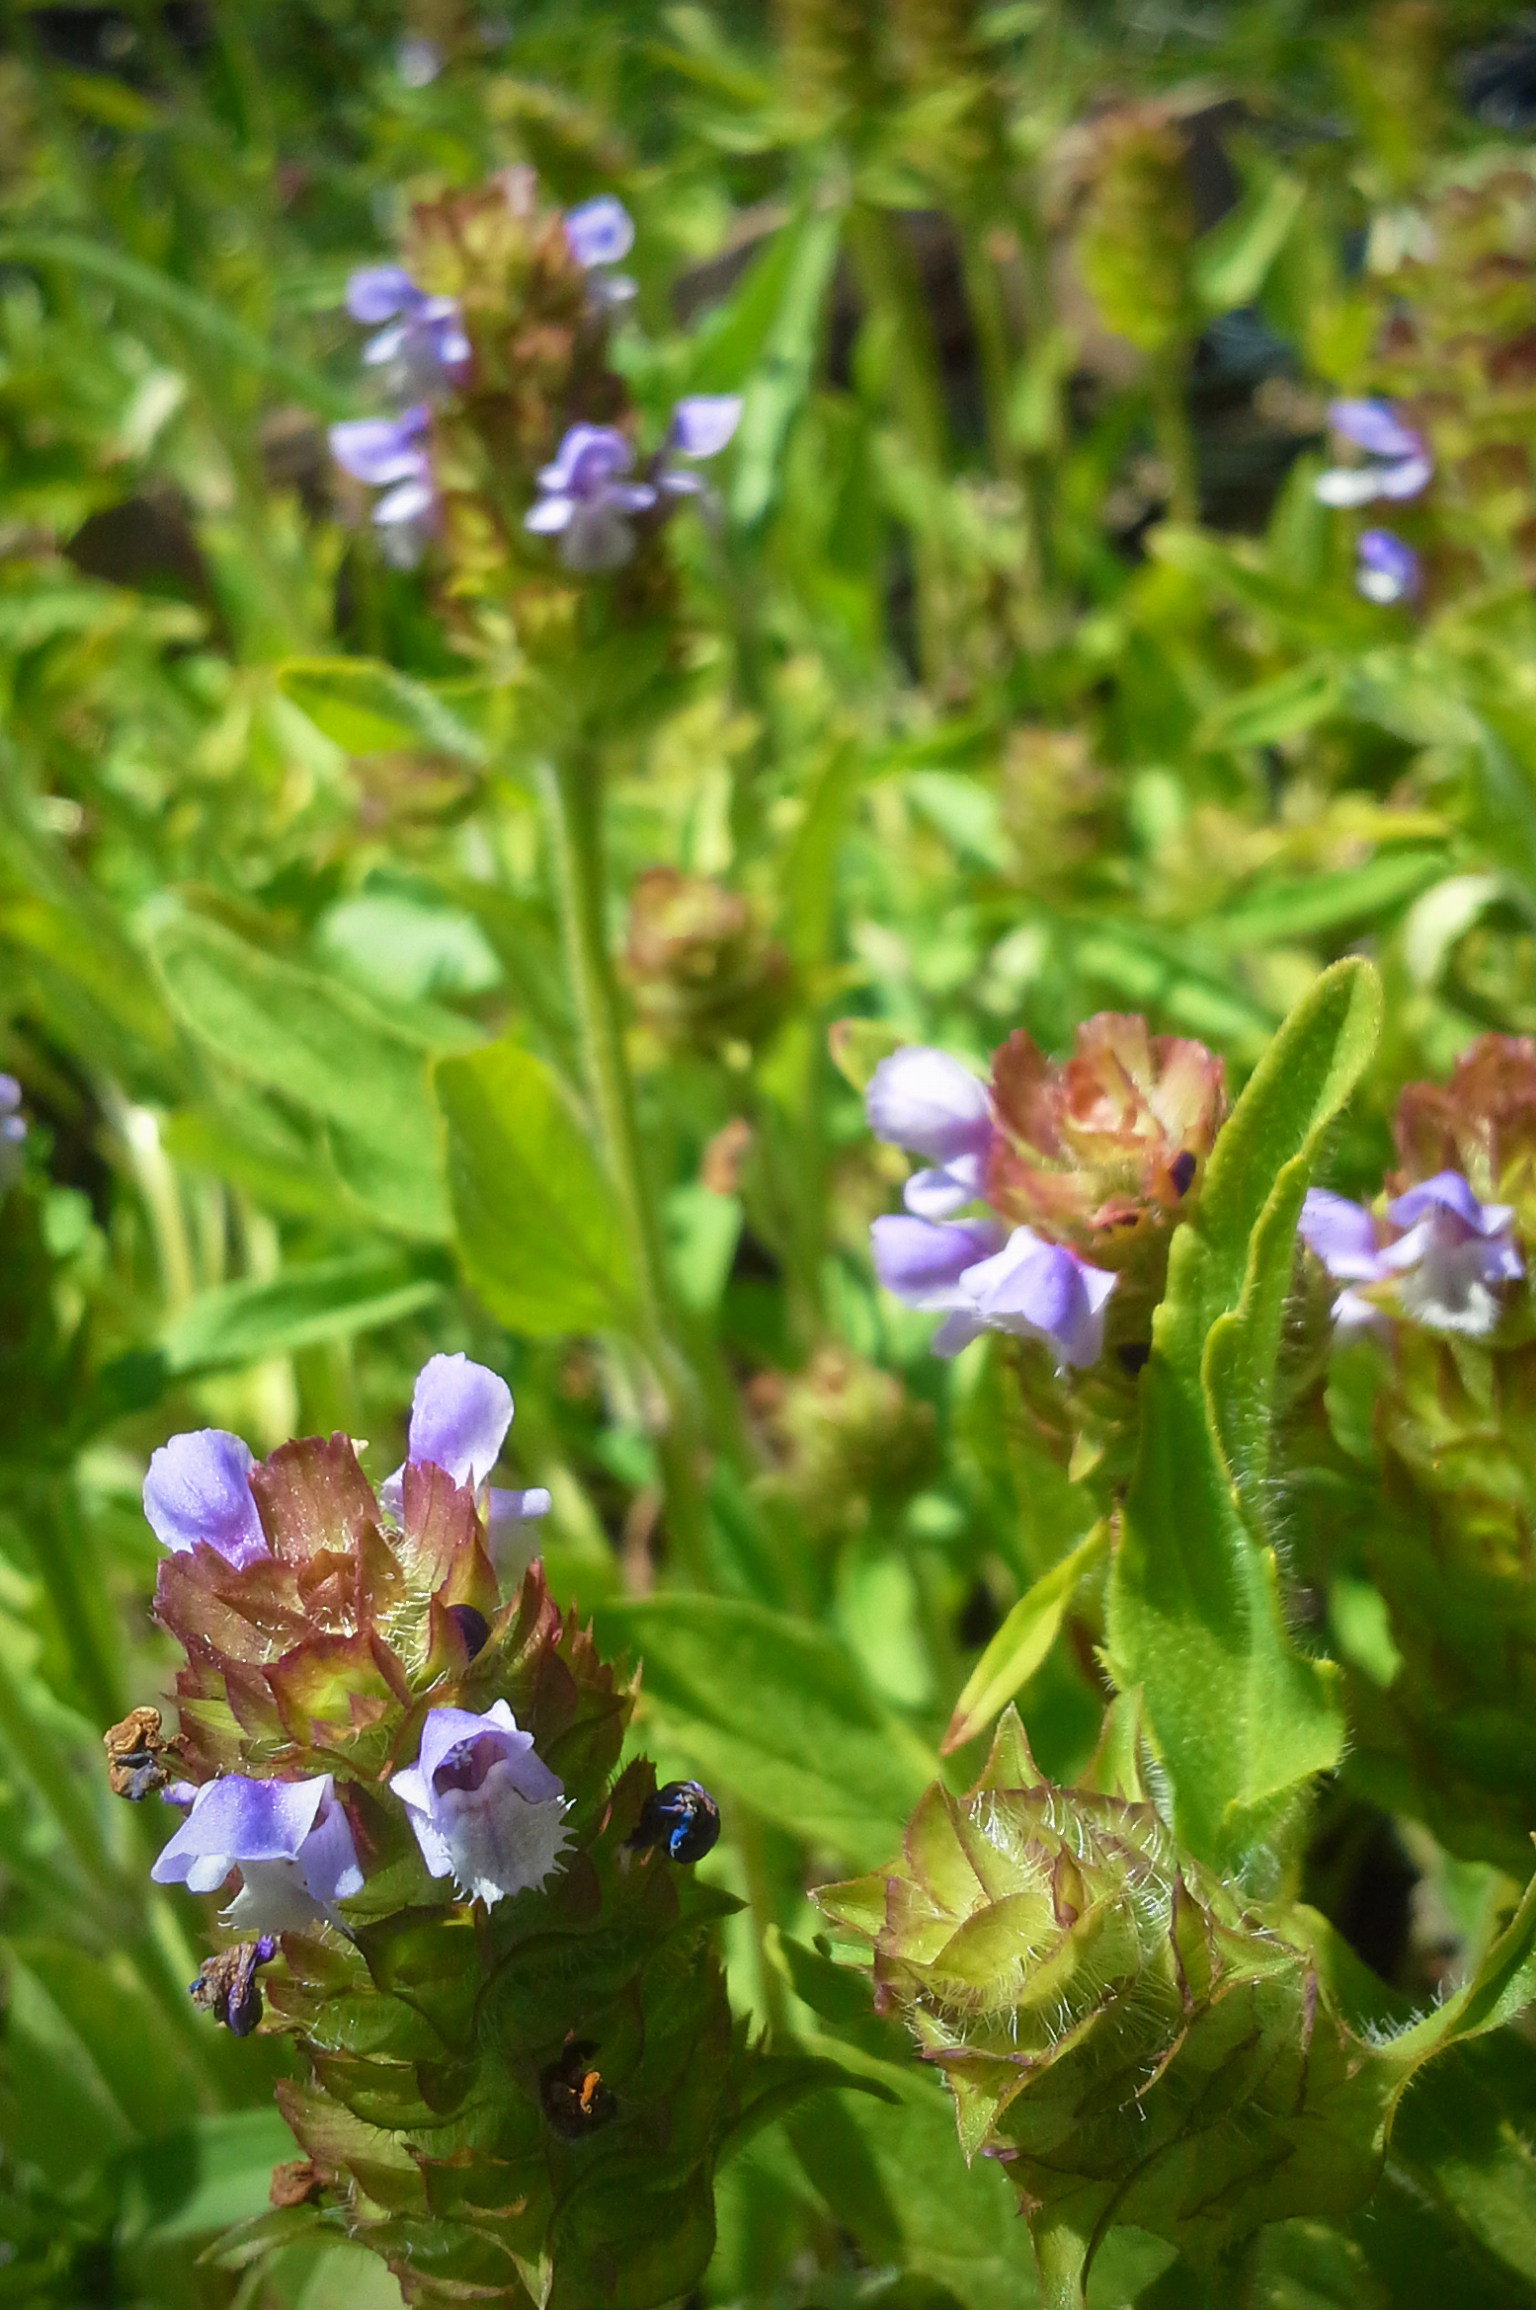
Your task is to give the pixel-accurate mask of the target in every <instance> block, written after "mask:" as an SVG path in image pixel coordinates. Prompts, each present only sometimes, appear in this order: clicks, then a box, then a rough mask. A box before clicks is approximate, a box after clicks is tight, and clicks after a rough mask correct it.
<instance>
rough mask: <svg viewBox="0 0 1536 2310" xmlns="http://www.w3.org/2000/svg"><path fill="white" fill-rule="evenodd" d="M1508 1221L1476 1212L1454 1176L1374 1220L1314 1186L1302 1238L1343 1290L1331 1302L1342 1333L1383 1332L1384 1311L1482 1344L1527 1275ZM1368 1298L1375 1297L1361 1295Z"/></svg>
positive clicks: (1509, 1214)
mask: <svg viewBox="0 0 1536 2310" xmlns="http://www.w3.org/2000/svg"><path fill="white" fill-rule="evenodd" d="M1514 1217H1515V1215H1514V1211H1513V1209H1512V1208H1511V1206H1510V1205H1509V1204H1507V1203H1480V1202H1479V1201H1478V1198H1477V1196H1476V1195H1475V1194H1474V1193H1473V1191H1472V1189H1471V1187H1470V1186H1469V1185H1468V1183H1467V1181H1466V1180H1465V1179H1464V1178H1463V1177H1462V1174H1461V1173H1460V1172H1459V1171H1440V1172H1437V1173H1436V1174H1435V1176H1434V1178H1433V1179H1426V1180H1425V1181H1424V1182H1423V1183H1422V1184H1421V1185H1420V1186H1417V1187H1410V1188H1409V1189H1408V1191H1407V1193H1406V1194H1404V1195H1399V1196H1397V1197H1395V1198H1394V1200H1393V1201H1392V1202H1391V1203H1389V1204H1388V1205H1387V1207H1386V1211H1385V1214H1384V1215H1383V1216H1382V1217H1381V1218H1378V1217H1377V1215H1376V1214H1375V1213H1374V1212H1372V1211H1370V1210H1368V1209H1367V1207H1366V1206H1365V1205H1364V1204H1363V1203H1352V1202H1351V1201H1350V1200H1349V1198H1348V1197H1347V1196H1344V1195H1335V1194H1332V1193H1331V1192H1330V1191H1329V1190H1328V1189H1327V1188H1323V1187H1314V1188H1312V1189H1311V1190H1310V1192H1309V1193H1308V1195H1307V1199H1306V1202H1305V1204H1304V1205H1303V1207H1302V1214H1301V1237H1302V1241H1303V1242H1304V1243H1305V1244H1306V1245H1307V1247H1308V1249H1309V1250H1310V1251H1312V1252H1313V1253H1314V1254H1315V1255H1316V1257H1317V1258H1318V1259H1320V1260H1321V1261H1322V1264H1323V1266H1324V1267H1325V1268H1326V1269H1327V1271H1328V1273H1329V1275H1330V1276H1332V1277H1333V1279H1334V1281H1335V1282H1336V1283H1341V1284H1343V1285H1344V1287H1345V1288H1344V1289H1343V1290H1342V1291H1341V1292H1340V1293H1339V1295H1338V1297H1337V1298H1336V1299H1335V1301H1334V1303H1333V1313H1334V1321H1335V1323H1336V1325H1337V1327H1338V1329H1339V1331H1340V1332H1341V1333H1342V1334H1344V1335H1349V1334H1352V1333H1358V1332H1360V1331H1363V1330H1367V1329H1378V1330H1379V1329H1382V1328H1384V1326H1385V1324H1386V1321H1387V1317H1388V1314H1389V1312H1392V1313H1398V1314H1401V1315H1405V1316H1407V1317H1408V1318H1410V1320H1411V1321H1413V1322H1415V1323H1421V1324H1424V1325H1426V1326H1427V1327H1428V1328H1429V1329H1430V1330H1432V1331H1444V1332H1457V1333H1460V1334H1462V1335H1463V1336H1464V1337H1466V1338H1470V1339H1482V1338H1486V1337H1487V1335H1488V1334H1489V1333H1490V1332H1491V1331H1492V1330H1493V1329H1494V1327H1495V1326H1496V1325H1497V1323H1498V1321H1499V1318H1500V1316H1501V1314H1502V1313H1503V1305H1504V1287H1505V1286H1506V1285H1508V1284H1511V1283H1518V1282H1519V1281H1520V1279H1521V1278H1522V1277H1523V1275H1524V1274H1525V1259H1524V1256H1523V1254H1522V1252H1521V1250H1520V1246H1519V1244H1518V1243H1517V1242H1516V1241H1515V1235H1514ZM1385 1287H1390V1289H1388V1288H1385ZM1373 1291H1374V1292H1379V1293H1380V1296H1379V1297H1371V1296H1367V1295H1368V1294H1369V1293H1372V1292H1373Z"/></svg>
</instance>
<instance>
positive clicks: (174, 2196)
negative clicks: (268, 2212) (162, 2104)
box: [122, 2109, 295, 2243]
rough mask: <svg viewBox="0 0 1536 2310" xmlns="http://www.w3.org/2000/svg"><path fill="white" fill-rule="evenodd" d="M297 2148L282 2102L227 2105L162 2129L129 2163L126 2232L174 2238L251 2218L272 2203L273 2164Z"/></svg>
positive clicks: (142, 2238) (139, 2237)
mask: <svg viewBox="0 0 1536 2310" xmlns="http://www.w3.org/2000/svg"><path fill="white" fill-rule="evenodd" d="M294 2154H295V2143H294V2139H293V2136H292V2134H291V2133H290V2132H289V2131H288V2128H287V2126H286V2125H285V2124H284V2122H283V2120H282V2118H281V2117H279V2115H278V2113H277V2111H276V2110H275V2109H243V2110H223V2111H220V2112H219V2113H218V2115H217V2116H212V2117H199V2118H197V2119H196V2120H194V2122H193V2123H192V2124H191V2125H189V2126H185V2127H179V2128H177V2129H176V2130H175V2131H174V2132H171V2133H166V2134H161V2135H157V2136H156V2137H155V2139H154V2140H153V2141H149V2142H146V2143H145V2144H144V2145H143V2147H142V2148H141V2149H139V2150H137V2151H136V2152H135V2153H134V2154H133V2156H132V2157H131V2158H130V2159H129V2160H128V2162H127V2165H126V2169H125V2175H124V2179H125V2183H126V2188H125V2192H124V2204H123V2217H122V2232H123V2236H124V2238H125V2240H131V2241H134V2242H144V2243H148V2242H150V2241H158V2242H169V2241H170V2240H171V2239H174V2238H195V2237H199V2236H202V2235H205V2234H206V2233H207V2232H209V2231H212V2230H227V2229H228V2228H229V2226H230V2224H231V2223H232V2222H244V2221H248V2220H249V2219H250V2218H251V2217H252V2216H253V2215H255V2214H259V2213H261V2212H262V2211H263V2210H264V2209H265V2208H266V2206H267V2204H268V2202H269V2192H270V2189H271V2184H272V2168H273V2167H274V2166H275V2165H278V2164H280V2163H281V2162H282V2160H283V2159H285V2158H291V2157H293V2156H294Z"/></svg>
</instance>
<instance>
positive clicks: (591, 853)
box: [545, 741, 711, 1588]
mask: <svg viewBox="0 0 1536 2310" xmlns="http://www.w3.org/2000/svg"><path fill="white" fill-rule="evenodd" d="M545 786H546V794H547V799H548V804H549V815H550V824H551V829H552V832H553V836H554V855H555V869H556V875H557V879H558V883H559V892H560V910H561V914H562V916H563V917H564V924H565V940H566V954H567V959H568V962H569V966H570V974H571V985H572V990H573V992H574V994H575V998H576V1017H577V1022H578V1026H579V1029H580V1037H581V1044H582V1055H583V1059H584V1062H585V1068H586V1076H587V1090H588V1094H589V1096H590V1098H591V1101H592V1108H593V1113H594V1116H595V1118H596V1121H597V1125H598V1129H599V1131H600V1133H601V1135H602V1140H603V1146H604V1151H605V1153H606V1155H607V1159H608V1168H609V1173H610V1176H611V1178H612V1181H613V1185H614V1188H615V1191H616V1193H617V1195H618V1199H619V1207H620V1213H621V1216H622V1219H623V1223H624V1231H625V1234H626V1236H627V1238H628V1241H629V1251H630V1259H631V1264H632V1266H633V1269H634V1279H635V1290H636V1296H637V1301H638V1307H637V1314H638V1318H639V1330H640V1345H641V1346H642V1348H643V1349H644V1352H645V1355H646V1358H647V1360H648V1362H649V1363H650V1366H651V1369H652V1372H653V1374H654V1376H655V1379H656V1382H657V1385H658V1386H659V1387H660V1389H661V1392H662V1396H663V1398H664V1400H665V1403H666V1407H667V1424H666V1427H665V1429H664V1430H663V1432H662V1434H661V1436H660V1437H659V1438H658V1441H657V1451H658V1457H659V1458H660V1461H661V1469H662V1480H663V1483H664V1486H665V1489H666V1501H667V1518H666V1523H667V1533H668V1537H669V1539H670V1540H671V1542H672V1545H673V1546H674V1547H675V1549H676V1551H677V1558H678V1561H679V1563H680V1565H681V1567H682V1569H683V1571H684V1572H685V1573H686V1575H687V1577H688V1579H689V1580H690V1581H691V1582H692V1583H693V1585H694V1586H695V1587H699V1588H707V1587H709V1586H710V1585H711V1583H710V1579H709V1545H708V1533H707V1526H706V1522H705V1505H704V1490H703V1484H702V1480H701V1475H700V1465H699V1463H700V1453H701V1443H702V1438H701V1435H700V1419H699V1408H698V1392H697V1388H696V1385H695V1382H694V1377H693V1374H692V1372H691V1370H690V1369H689V1367H688V1364H687V1361H686V1359H685V1357H684V1356H683V1354H682V1352H681V1350H680V1348H679V1346H678V1344H677V1343H678V1335H679V1331H680V1326H679V1325H678V1323H677V1321H676V1320H675V1317H674V1313H673V1308H672V1294H671V1289H670V1286H669V1284H668V1281H667V1273H666V1265H665V1260H664V1257H663V1252H662V1239H661V1228H660V1225H659V1222H658V1219H657V1215H656V1204H655V1198H654V1196H653V1193H652V1190H651V1183H650V1179H649V1176H648V1172H647V1168H646V1162H645V1153H644V1149H643V1148H642V1146H641V1143H640V1129H639V1123H638V1119H637V1116H636V1112H635V1094H634V1085H633V1083H632V1082H631V1079H630V1073H629V1061H628V1059H627V1057H626V1055H625V1050H624V1024H623V1017H622V1013H621V1010H620V1006H619V991H618V986H617V984H616V982H615V979H614V974H613V964H612V961H611V959H610V957H609V953H608V928H607V921H606V911H605V906H604V896H605V890H606V874H605V861H604V851H603V766H602V758H601V755H600V754H599V752H598V750H597V748H596V746H595V745H593V744H591V743H590V742H579V741H578V742H576V743H573V744H572V745H570V746H568V747H566V748H563V749H561V750H560V751H558V752H557V753H556V754H555V756H554V759H553V760H552V761H551V763H550V764H549V766H548V770H547V775H546V781H545Z"/></svg>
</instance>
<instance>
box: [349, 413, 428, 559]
mask: <svg viewBox="0 0 1536 2310" xmlns="http://www.w3.org/2000/svg"><path fill="white" fill-rule="evenodd" d="M431 430H432V413H431V411H430V410H429V409H428V408H427V406H426V404H425V402H418V403H417V404H416V405H415V406H414V407H413V408H410V409H407V410H406V411H405V412H404V413H403V414H402V415H401V416H399V417H354V418H348V419H347V420H346V421H345V423H343V424H340V425H333V426H332V427H331V433H330V441H331V455H332V456H333V457H334V458H335V460H336V462H337V464H338V465H339V466H340V467H341V468H342V470H343V471H344V472H346V473H350V474H351V475H352V476H353V478H354V479H355V480H357V481H361V482H365V483H366V484H367V486H368V487H369V488H370V489H382V490H383V492H384V495H383V496H382V497H381V498H379V499H378V500H377V501H376V502H375V505H374V508H373V522H374V527H375V528H376V529H377V530H378V532H379V536H380V541H381V543H382V545H383V548H384V553H385V557H386V559H388V560H389V561H391V562H393V563H394V564H395V565H396V566H397V567H398V568H402V569H408V568H410V567H411V566H412V565H413V564H414V563H416V562H418V561H419V560H420V559H421V556H422V554H423V552H424V551H425V549H426V546H427V542H428V540H429V539H430V538H431V536H432V535H433V533H434V531H435V529H436V527H437V519H438V502H437V488H436V484H435V483H434V481H433V478H432V459H431V455H430V452H429V450H428V446H427V445H428V441H429V438H430V435H431Z"/></svg>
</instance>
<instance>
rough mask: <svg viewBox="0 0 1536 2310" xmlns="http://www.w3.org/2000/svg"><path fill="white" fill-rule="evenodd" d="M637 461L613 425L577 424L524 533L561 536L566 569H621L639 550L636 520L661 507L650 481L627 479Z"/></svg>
mask: <svg viewBox="0 0 1536 2310" xmlns="http://www.w3.org/2000/svg"><path fill="white" fill-rule="evenodd" d="M634 461H635V453H634V451H633V449H632V448H631V447H630V445H629V443H628V442H627V441H626V440H625V438H624V436H623V434H622V433H620V432H619V431H618V430H617V429H616V428H615V427H614V426H612V425H573V426H572V427H571V428H570V430H569V431H568V432H567V434H566V436H565V438H564V440H563V441H562V442H561V444H560V447H559V449H558V450H557V451H556V453H555V457H554V461H553V463H552V464H549V465H546V466H545V467H544V468H543V470H542V471H541V472H540V474H539V487H540V489H541V490H542V491H543V492H544V495H543V496H542V497H541V498H540V500H539V502H538V504H537V505H535V506H534V507H533V508H532V510H531V511H530V512H529V513H528V514H527V515H526V516H525V517H524V522H523V526H524V528H525V529H528V530H530V531H532V533H533V534H534V535H535V536H536V537H558V538H559V540H560V559H561V560H562V561H563V562H564V564H565V566H566V568H567V569H571V570H578V571H580V572H582V573H583V574H584V575H588V576H596V575H598V574H600V573H601V572H603V571H605V570H615V569H620V568H622V566H623V564H624V563H625V562H627V561H628V560H629V558H630V556H631V555H632V554H633V552H634V550H635V533H634V530H633V528H632V526H631V517H632V516H633V515H635V514H637V513H645V512H648V511H649V509H650V508H651V507H652V506H654V504H655V503H656V492H655V490H654V489H653V488H652V487H651V485H650V483H649V482H636V481H626V480H625V479H623V478H622V477H623V476H624V475H625V474H627V473H628V472H629V471H630V469H631V467H632V466H633V464H634Z"/></svg>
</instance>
